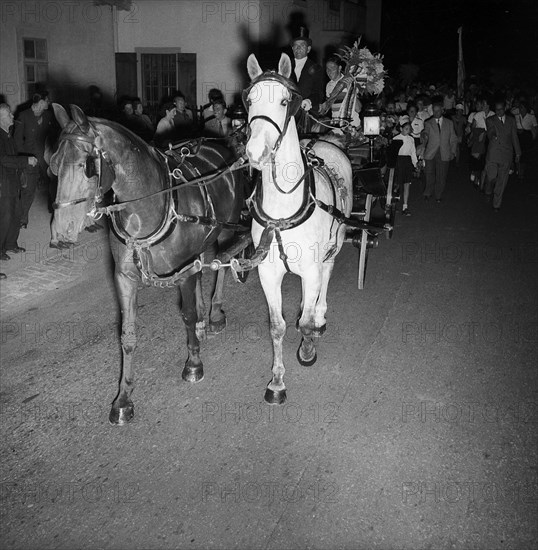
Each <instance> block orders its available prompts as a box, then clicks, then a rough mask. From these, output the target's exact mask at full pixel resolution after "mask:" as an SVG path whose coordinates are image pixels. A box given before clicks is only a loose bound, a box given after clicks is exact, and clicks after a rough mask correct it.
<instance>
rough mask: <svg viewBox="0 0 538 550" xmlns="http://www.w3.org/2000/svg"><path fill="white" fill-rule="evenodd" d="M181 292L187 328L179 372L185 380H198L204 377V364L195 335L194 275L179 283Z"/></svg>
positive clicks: (196, 315)
mask: <svg viewBox="0 0 538 550" xmlns="http://www.w3.org/2000/svg"><path fill="white" fill-rule="evenodd" d="M179 289H180V292H181V315H182V317H183V321H184V323H185V326H186V328H187V348H188V353H189V355H188V358H187V361H186V363H185V368H184V369H183V372H182V373H181V377H182V378H183V380H186V381H187V382H199V381H200V380H202V378H203V377H204V365H203V364H202V361H201V360H200V340H199V339H198V336H197V335H196V322H197V320H198V312H197V309H196V277H189V278H188V279H187V280H186V281H183V282H181V283H179Z"/></svg>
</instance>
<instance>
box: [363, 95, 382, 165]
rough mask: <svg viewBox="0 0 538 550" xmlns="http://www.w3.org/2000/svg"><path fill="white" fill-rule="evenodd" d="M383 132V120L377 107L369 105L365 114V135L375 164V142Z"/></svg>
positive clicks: (371, 159) (371, 160)
mask: <svg viewBox="0 0 538 550" xmlns="http://www.w3.org/2000/svg"><path fill="white" fill-rule="evenodd" d="M380 131H381V119H380V116H379V111H378V110H377V108H376V107H375V105H372V104H370V105H368V107H367V108H366V111H365V112H364V132H363V133H364V135H365V136H366V137H367V138H368V139H369V141H370V162H374V140H375V138H376V136H378V135H379V134H380Z"/></svg>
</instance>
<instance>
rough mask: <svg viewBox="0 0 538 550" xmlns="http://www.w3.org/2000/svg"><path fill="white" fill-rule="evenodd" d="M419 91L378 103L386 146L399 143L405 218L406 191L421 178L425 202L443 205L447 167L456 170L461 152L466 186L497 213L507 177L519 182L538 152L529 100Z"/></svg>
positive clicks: (383, 98) (536, 126)
mask: <svg viewBox="0 0 538 550" xmlns="http://www.w3.org/2000/svg"><path fill="white" fill-rule="evenodd" d="M418 90H419V88H417V87H411V89H409V88H408V89H407V90H405V91H403V92H397V93H396V94H394V95H393V96H388V97H387V96H385V95H383V96H381V97H379V98H377V100H376V106H377V108H378V109H379V111H380V112H381V135H382V138H383V139H384V140H386V143H390V142H392V141H402V146H401V148H400V150H399V153H398V163H397V170H396V175H397V181H398V182H399V184H400V185H401V186H403V195H404V200H403V210H402V211H403V213H404V214H407V215H410V211H409V208H408V203H407V200H406V197H407V196H408V193H409V192H408V188H409V185H410V184H411V183H412V181H414V180H416V179H419V178H420V177H421V175H422V174H424V176H425V185H424V191H423V197H424V199H425V200H429V199H430V198H435V200H436V201H437V202H441V201H442V200H443V191H444V188H445V185H446V180H447V174H448V167H449V164H450V162H451V161H454V162H455V163H456V165H460V164H461V163H462V154H463V153H465V155H466V157H467V158H468V168H469V180H470V183H471V184H472V185H473V186H474V187H476V189H477V190H479V191H481V192H482V193H484V194H485V196H486V200H487V201H488V202H491V204H492V207H493V209H494V211H496V212H498V211H499V210H500V208H501V204H502V198H503V193H504V190H505V188H506V184H507V182H508V178H509V175H510V174H512V173H515V174H516V175H517V177H518V178H520V179H523V178H524V177H525V168H526V165H527V164H528V163H529V161H530V160H531V158H532V155H533V151H534V152H536V145H537V143H538V141H537V139H538V122H537V120H536V116H535V114H534V111H533V110H531V109H530V106H529V98H527V97H525V96H524V95H523V94H522V95H516V96H508V97H511V100H510V101H508V100H507V99H506V98H505V97H506V96H505V95H503V94H501V93H497V94H495V93H493V94H491V95H486V93H485V92H484V91H480V90H477V92H476V94H474V95H470V94H469V93H467V94H466V97H465V99H459V98H457V97H455V94H454V90H453V89H452V88H450V87H445V91H443V88H442V87H439V88H437V87H435V86H433V85H431V86H429V87H428V89H427V92H426V91H425V90H421V91H420V94H419V93H418ZM534 99H536V98H534ZM409 138H412V139H409ZM402 157H403V158H402Z"/></svg>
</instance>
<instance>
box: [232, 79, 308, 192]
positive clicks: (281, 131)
mask: <svg viewBox="0 0 538 550" xmlns="http://www.w3.org/2000/svg"><path fill="white" fill-rule="evenodd" d="M260 82H277V83H278V84H281V85H282V86H284V87H285V88H286V89H287V90H288V91H289V92H290V94H291V98H290V100H289V102H288V104H287V107H286V118H285V120H284V127H283V128H280V126H279V125H278V124H277V123H276V122H275V121H274V120H273V119H272V118H271V117H269V116H267V115H255V116H253V117H252V118H249V120H248V129H249V130H250V125H251V124H252V122H254V121H255V120H258V119H259V120H264V121H265V122H269V124H272V125H273V126H274V127H275V128H276V130H277V132H278V139H277V140H276V143H275V146H274V147H273V149H272V151H271V153H270V158H271V171H272V175H273V183H274V185H275V187H276V188H277V190H278V191H279V192H280V193H282V194H285V195H289V194H290V193H293V192H294V191H295V190H296V189H297V187H299V185H300V184H301V183H302V182H303V180H304V178H305V176H306V172H305V173H304V174H303V177H302V178H301V179H300V180H299V181H298V182H297V184H296V185H295V186H294V187H293V188H292V189H290V190H289V191H284V190H283V189H282V188H281V187H280V185H278V183H277V178H276V166H275V155H276V152H277V151H278V148H279V147H280V144H281V143H282V140H283V139H284V136H285V135H286V132H287V131H288V125H289V123H290V120H291V118H292V117H294V116H295V114H296V113H297V111H298V110H299V107H300V106H301V101H302V99H303V97H302V96H301V93H300V92H299V88H298V87H297V86H296V84H295V83H294V82H293V81H291V80H290V79H289V78H286V77H284V76H282V75H280V74H278V73H276V72H275V71H265V72H264V73H262V74H261V75H260V76H258V77H257V78H255V79H254V80H253V81H252V84H251V85H250V86H249V87H248V88H247V89H246V90H243V94H242V99H243V104H244V105H245V109H246V110H247V113H248V110H249V104H248V96H249V94H250V92H251V90H252V88H253V87H254V86H255V85H256V84H258V83H260Z"/></svg>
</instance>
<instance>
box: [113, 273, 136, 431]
mask: <svg viewBox="0 0 538 550" xmlns="http://www.w3.org/2000/svg"><path fill="white" fill-rule="evenodd" d="M114 278H115V284H116V291H117V294H118V300H119V303H120V308H121V349H122V355H123V362H122V370H121V380H120V387H119V391H118V395H117V396H116V399H114V402H113V403H112V410H111V411H110V415H109V417H108V420H109V422H110V423H111V424H118V425H122V424H126V423H127V422H129V420H131V419H132V418H133V416H134V406H133V403H132V401H131V393H132V392H133V389H134V369H133V354H134V351H135V348H136V309H137V297H138V278H137V277H136V276H135V275H134V274H133V273H132V272H131V273H129V272H118V271H116V274H115V277H114Z"/></svg>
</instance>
